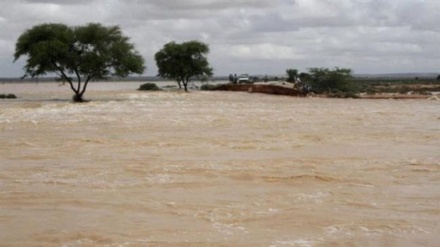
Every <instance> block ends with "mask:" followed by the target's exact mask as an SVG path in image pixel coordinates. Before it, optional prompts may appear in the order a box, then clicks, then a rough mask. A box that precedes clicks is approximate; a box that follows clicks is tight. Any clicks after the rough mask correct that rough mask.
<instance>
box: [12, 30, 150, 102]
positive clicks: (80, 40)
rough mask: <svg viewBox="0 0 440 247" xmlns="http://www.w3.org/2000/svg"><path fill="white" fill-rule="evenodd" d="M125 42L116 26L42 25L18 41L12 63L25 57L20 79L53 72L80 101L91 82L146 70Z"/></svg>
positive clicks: (140, 58) (27, 32)
mask: <svg viewBox="0 0 440 247" xmlns="http://www.w3.org/2000/svg"><path fill="white" fill-rule="evenodd" d="M128 41H129V38H128V37H125V36H123V35H122V32H121V29H120V28H119V27H118V26H110V27H104V26H102V25H101V24H97V23H90V24H87V25H85V26H77V27H68V26H66V25H64V24H42V25H37V26H34V27H32V28H31V29H29V30H27V31H25V32H24V33H23V34H22V35H21V36H20V37H19V38H18V40H17V43H16V46H15V54H14V58H15V60H14V61H16V60H17V59H18V58H20V57H21V56H27V61H26V65H25V67H24V69H25V71H26V73H25V75H24V76H23V77H26V76H30V77H37V76H39V75H45V74H46V73H55V74H57V75H58V76H59V78H58V79H59V80H61V81H63V82H66V81H67V82H68V83H69V85H70V88H71V89H72V90H73V92H74V93H75V95H74V96H73V100H74V101H75V102H83V95H84V93H85V92H86V88H87V84H88V83H89V82H90V81H91V80H93V79H105V78H107V77H108V76H118V77H125V76H127V75H129V74H130V73H138V74H141V73H142V72H143V71H144V70H145V67H144V59H143V58H142V57H141V56H140V55H139V53H138V52H137V51H135V49H134V45H133V44H131V43H129V42H128ZM74 78H75V79H74ZM74 82H75V83H74Z"/></svg>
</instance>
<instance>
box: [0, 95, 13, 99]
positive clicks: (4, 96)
mask: <svg viewBox="0 0 440 247" xmlns="http://www.w3.org/2000/svg"><path fill="white" fill-rule="evenodd" d="M16 98H17V96H15V94H0V99H16Z"/></svg>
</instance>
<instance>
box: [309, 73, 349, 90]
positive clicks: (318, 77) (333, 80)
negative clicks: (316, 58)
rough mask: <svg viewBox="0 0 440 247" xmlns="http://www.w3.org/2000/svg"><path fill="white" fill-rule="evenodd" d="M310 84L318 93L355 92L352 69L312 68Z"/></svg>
mask: <svg viewBox="0 0 440 247" xmlns="http://www.w3.org/2000/svg"><path fill="white" fill-rule="evenodd" d="M309 72H310V83H311V85H312V87H313V91H315V92H317V93H324V92H327V93H334V92H337V91H339V92H349V91H352V90H353V88H354V87H353V85H352V82H351V77H352V76H351V69H346V68H335V69H334V70H330V69H327V68H311V69H310V70H309Z"/></svg>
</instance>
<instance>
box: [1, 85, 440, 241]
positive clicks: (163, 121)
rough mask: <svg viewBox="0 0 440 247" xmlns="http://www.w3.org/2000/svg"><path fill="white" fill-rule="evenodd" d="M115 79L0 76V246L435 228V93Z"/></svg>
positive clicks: (406, 237) (322, 237)
mask: <svg viewBox="0 0 440 247" xmlns="http://www.w3.org/2000/svg"><path fill="white" fill-rule="evenodd" d="M132 84H133V83H132ZM138 84H139V83H138ZM138 84H137V85H136V86H138ZM109 85H110V84H106V83H102V84H99V85H98V86H92V85H91V88H90V89H89V91H88V92H87V93H86V97H87V98H88V99H91V100H92V101H91V102H89V103H84V104H73V103H71V102H70V101H69V100H70V98H71V94H70V91H69V88H68V87H67V86H65V87H57V86H56V84H48V85H44V84H40V85H35V84H19V85H17V84H9V85H8V84H5V85H0V89H1V90H2V93H16V94H17V96H19V99H17V100H0V107H1V108H0V130H1V139H0V151H1V153H0V245H1V246H63V247H73V246H267V247H278V246H279V247H284V246H299V247H305V246H438V243H439V242H440V224H439V222H440V103H439V102H438V101H428V100H350V99H343V100H341V99H323V98H295V97H285V96H273V95H264V94H250V93H237V92H235V93H233V92H203V91H192V92H190V93H181V92H176V91H174V92H170V91H168V92H139V91H136V90H134V89H135V88H136V87H134V88H133V89H130V88H124V87H123V86H121V87H120V88H118V87H111V86H109ZM111 85H113V86H115V85H119V84H111ZM121 85H123V83H121ZM6 91H7V92H6Z"/></svg>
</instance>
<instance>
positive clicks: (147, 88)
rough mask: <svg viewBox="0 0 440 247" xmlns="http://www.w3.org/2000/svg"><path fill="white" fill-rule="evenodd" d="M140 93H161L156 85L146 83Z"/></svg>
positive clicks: (141, 87)
mask: <svg viewBox="0 0 440 247" xmlns="http://www.w3.org/2000/svg"><path fill="white" fill-rule="evenodd" d="M138 90H139V91H160V90H162V89H160V88H159V87H158V86H157V85H156V84H155V83H145V84H142V85H141V86H140V87H139V88H138Z"/></svg>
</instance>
